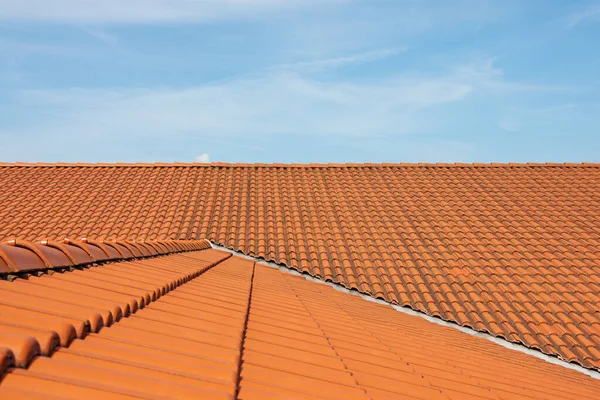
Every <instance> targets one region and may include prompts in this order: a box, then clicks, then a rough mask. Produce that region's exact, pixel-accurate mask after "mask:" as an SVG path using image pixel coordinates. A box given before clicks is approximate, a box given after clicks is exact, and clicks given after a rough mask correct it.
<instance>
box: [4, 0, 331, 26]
mask: <svg viewBox="0 0 600 400" xmlns="http://www.w3.org/2000/svg"><path fill="white" fill-rule="evenodd" d="M327 1H329V2H341V1H343V0H327ZM321 2H322V0H321V1H317V0H0V19H5V20H11V21H15V20H34V21H52V22H102V23H106V22H111V23H156V22H175V21H181V22H197V21H207V20H214V19H220V18H227V17H231V16H243V15H253V16H260V15H261V14H262V13H264V12H265V11H268V10H280V9H289V8H292V7H299V6H306V5H310V4H317V3H321Z"/></svg>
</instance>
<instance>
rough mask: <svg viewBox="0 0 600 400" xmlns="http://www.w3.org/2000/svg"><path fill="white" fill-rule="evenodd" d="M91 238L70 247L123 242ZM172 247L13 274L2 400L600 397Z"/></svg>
mask: <svg viewBox="0 0 600 400" xmlns="http://www.w3.org/2000/svg"><path fill="white" fill-rule="evenodd" d="M82 243H84V242H79V241H70V244H68V245H69V246H74V247H76V248H79V247H78V245H81V246H82V247H83V248H87V249H91V247H90V246H96V245H100V246H98V247H97V249H98V248H100V249H102V248H104V249H107V246H113V245H114V243H112V242H106V243H101V242H96V244H89V245H88V244H82ZM65 244H67V243H65ZM164 245H165V244H164V243H163V244H162V246H164ZM168 245H169V246H171V247H170V250H169V251H167V252H165V254H167V255H160V252H157V253H155V254H142V255H138V256H136V257H127V258H128V260H126V261H123V260H122V258H113V257H110V255H109V252H111V251H110V250H109V251H107V252H105V256H104V257H100V258H102V259H98V260H96V262H94V263H89V262H84V263H82V264H78V263H73V264H71V268H69V269H64V268H63V267H62V265H63V264H64V262H58V263H57V260H58V258H54V259H53V260H54V261H53V263H51V265H47V266H46V267H47V268H45V269H44V268H42V267H40V268H37V269H35V270H24V271H20V272H18V273H17V275H16V278H15V279H14V280H12V281H10V282H8V281H0V315H2V319H1V320H0V328H1V329H0V344H1V346H0V366H1V368H0V375H1V382H0V397H2V398H5V397H6V398H27V399H63V398H71V399H79V398H97V399H119V400H120V399H140V398H144V399H164V398H178V399H198V398H202V399H231V398H239V399H244V400H253V399H260V400H262V399H267V400H268V399H281V398H286V399H340V398H344V399H372V400H379V399H400V398H411V399H446V400H447V399H461V400H462V399H467V400H468V399H517V400H518V399H548V400H549V399H561V400H562V399H578V400H582V399H595V398H596V397H597V396H596V395H597V393H598V392H599V391H600V380H595V379H592V378H590V377H588V376H585V375H583V374H580V373H578V372H575V371H572V370H569V369H566V368H563V367H561V366H557V365H553V364H550V363H546V362H543V361H541V360H539V359H537V358H535V357H532V356H530V355H526V354H523V353H520V352H517V351H513V350H509V349H507V348H505V347H502V346H499V345H497V344H494V343H492V342H490V341H488V340H485V339H482V338H477V337H473V336H471V335H467V334H465V333H462V332H460V331H458V330H456V329H452V328H449V327H444V326H440V325H436V324H433V323H431V322H428V321H426V320H424V319H422V318H419V317H415V316H410V315H406V314H403V313H399V312H397V311H395V310H393V309H392V308H391V307H390V306H389V305H381V304H376V303H373V302H368V301H365V300H363V299H362V298H360V297H357V296H351V295H349V294H347V293H342V292H340V291H336V290H334V289H333V288H331V287H328V286H326V285H322V284H318V283H315V282H311V281H308V280H306V279H303V278H302V277H301V276H294V275H291V274H288V273H284V272H282V271H280V270H277V269H273V268H269V267H266V266H263V265H259V264H257V263H255V262H254V261H252V260H246V259H242V258H240V257H237V256H232V254H230V253H226V252H222V251H219V250H215V249H207V246H206V242H195V243H191V244H190V243H188V244H182V243H178V242H171V243H170V244H168ZM9 246H14V243H13V244H9ZM32 246H34V247H35V248H36V250H37V251H39V252H46V253H48V249H47V248H45V247H44V246H45V245H40V244H32ZM32 246H29V247H32ZM136 246H137V247H140V246H139V244H138V245H136ZM145 246H146V247H151V248H154V247H156V246H159V245H158V244H156V243H153V242H147V243H146V244H145ZM184 246H185V247H184ZM190 246H191V248H196V249H202V250H190ZM21 249H23V251H30V252H31V253H33V254H37V253H36V251H34V250H31V249H29V248H25V247H21ZM66 249H67V250H69V249H70V248H66ZM97 249H91V251H90V252H93V253H94V254H96V255H101V253H100V252H99V251H98V250H97ZM70 250H73V249H70ZM182 250H184V252H181V251H182ZM75 252H76V251H75ZM71 253H73V251H72V252H71ZM111 253H112V252H111ZM14 258H15V257H14V254H13V260H12V261H15V259H14ZM47 258H48V257H47ZM40 259H41V258H40ZM15 262H16V263H17V264H20V262H18V261H15Z"/></svg>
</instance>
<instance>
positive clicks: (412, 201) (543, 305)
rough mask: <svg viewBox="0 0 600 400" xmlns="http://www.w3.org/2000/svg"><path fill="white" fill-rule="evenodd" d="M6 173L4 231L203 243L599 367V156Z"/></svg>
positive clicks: (0, 228) (2, 234)
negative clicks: (579, 160) (594, 159)
mask: <svg viewBox="0 0 600 400" xmlns="http://www.w3.org/2000/svg"><path fill="white" fill-rule="evenodd" d="M0 182H1V186H2V190H0V240H5V239H11V238H14V237H19V238H25V239H29V240H32V241H33V240H42V239H61V240H62V239H63V238H64V237H88V238H92V239H104V240H108V239H114V238H118V239H129V240H134V239H135V240H154V239H161V240H165V239H173V240H174V239H201V238H208V239H209V240H211V241H213V242H215V243H218V244H221V245H224V246H226V247H229V248H232V249H235V250H239V251H242V252H244V253H246V254H249V255H252V256H256V257H262V258H265V259H267V260H272V261H275V262H278V263H282V264H285V265H287V266H288V267H291V268H294V269H297V270H299V271H302V272H306V273H309V274H311V275H312V276H315V277H318V278H321V279H323V280H330V281H333V282H337V283H340V284H341V285H343V286H345V287H346V288H349V289H356V290H358V291H360V292H362V293H366V294H370V295H371V296H374V297H377V298H381V299H384V300H387V301H389V302H392V303H396V304H400V305H403V306H407V307H410V308H412V309H414V310H418V311H422V312H424V313H427V314H428V315H431V316H438V317H440V318H442V319H444V320H446V321H451V322H455V323H458V324H460V325H462V326H467V327H472V328H473V329H476V330H479V331H485V332H489V333H491V334H493V335H495V336H498V337H503V338H506V339H507V340H509V341H512V342H517V343H523V344H524V345H526V346H528V347H531V348H534V349H538V350H540V351H542V352H544V353H546V354H550V355H556V356H559V357H560V358H562V359H564V360H567V361H571V362H576V363H579V364H581V365H582V366H585V367H588V368H596V369H598V368H600V311H599V310H600V270H599V269H598V268H599V266H600V234H599V232H600V202H599V200H598V199H600V166H599V165H597V164H574V165H569V164H566V165H563V164H550V165H544V164H540V165H493V164H492V165H466V164H465V165H441V164H438V165H392V164H389V165H387V164H384V165H375V164H373V165H370V164H362V165H267V164H265V165H228V164H211V165H186V164H156V165H153V164H149V165H110V164H106V165H104V164H99V165H68V164H65V165H37V166H35V165H26V164H22V165H19V164H3V165H0ZM0 267H1V265H0ZM82 279H83V278H82Z"/></svg>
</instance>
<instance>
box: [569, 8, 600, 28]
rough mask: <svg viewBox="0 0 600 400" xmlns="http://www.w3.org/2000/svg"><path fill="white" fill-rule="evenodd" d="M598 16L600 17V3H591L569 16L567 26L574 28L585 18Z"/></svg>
mask: <svg viewBox="0 0 600 400" xmlns="http://www.w3.org/2000/svg"><path fill="white" fill-rule="evenodd" d="M598 17H600V3H595V4H591V5H589V6H588V7H587V8H586V9H584V10H583V11H580V12H577V13H574V14H572V15H571V17H570V18H569V22H568V24H567V27H568V28H573V27H575V26H577V25H579V24H580V23H581V22H583V21H585V20H589V19H594V18H598Z"/></svg>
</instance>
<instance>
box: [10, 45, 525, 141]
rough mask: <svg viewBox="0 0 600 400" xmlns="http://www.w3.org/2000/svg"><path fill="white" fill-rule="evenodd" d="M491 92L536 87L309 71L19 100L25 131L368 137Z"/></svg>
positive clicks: (453, 76)
mask: <svg viewBox="0 0 600 400" xmlns="http://www.w3.org/2000/svg"><path fill="white" fill-rule="evenodd" d="M369 57H370V56H369ZM369 57H367V56H360V55H358V56H348V57H344V60H346V61H345V62H358V61H359V60H367V59H369ZM324 62H325V64H327V61H324ZM333 64H336V65H338V66H340V65H344V63H343V62H340V63H333ZM478 65H479V67H477V66H478ZM478 68H479V69H478ZM456 71H462V72H460V73H457V72H456ZM464 71H468V73H465V72H464ZM491 84H493V85H494V86H495V87H501V86H502V85H505V86H507V87H515V88H519V90H528V89H527V88H528V86H527V85H523V84H519V83H515V82H508V81H506V80H505V79H504V78H503V77H502V71H501V70H500V69H498V68H496V67H494V66H493V65H492V64H490V63H483V64H481V63H468V64H467V65H465V66H463V67H460V68H455V69H453V70H452V71H451V72H448V73H445V74H437V75H408V74H406V75H395V76H388V77H382V78H380V79H378V80H375V81H373V80H369V81H367V82H357V81H352V80H350V79H348V80H345V79H339V80H335V81H331V80H326V79H320V78H319V77H318V75H315V76H313V75H312V74H303V73H302V71H301V69H300V70H297V71H295V70H286V69H283V70H282V69H277V68H276V69H267V70H266V71H263V72H261V73H258V74H254V75H246V76H242V77H238V78H234V79H230V80H225V81H218V82H214V83H209V84H206V85H203V86H196V87H191V88H184V89H179V88H168V87H166V88H160V87H158V88H157V87H155V88H144V89H131V88H112V89H84V88H74V89H67V90H27V91H21V92H20V95H19V97H18V98H17V99H16V100H15V102H17V103H18V104H19V106H20V107H21V108H22V109H25V110H29V111H28V112H29V113H30V114H31V115H35V118H32V119H31V121H30V122H29V123H28V124H24V125H25V128H26V129H28V130H29V131H31V132H37V133H39V132H44V131H54V130H56V131H60V132H62V133H64V134H69V133H70V134H73V135H78V134H80V133H81V132H86V134H88V135H98V136H110V135H123V134H128V135H141V136H147V135H169V134H187V135H200V136H206V137H208V138H209V137H214V136H215V135H216V136H219V135H229V136H231V135H240V136H248V137H251V136H252V135H263V134H264V135H269V134H278V135H281V134H307V135H349V136H358V137H360V136H374V135H390V134H392V135H393V134H404V133H418V132H421V131H423V130H427V127H428V126H429V124H430V120H431V118H430V117H429V116H427V113H426V110H428V109H430V108H432V107H436V106H437V105H440V104H445V103H455V102H460V101H463V100H465V99H467V97H468V96H470V95H471V94H472V93H473V94H476V93H486V92H488V93H489V90H490V89H489V86H490V85H491ZM530 90H537V89H530ZM494 93H497V92H495V91H493V92H492V94H494ZM500 93H502V92H500Z"/></svg>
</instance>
